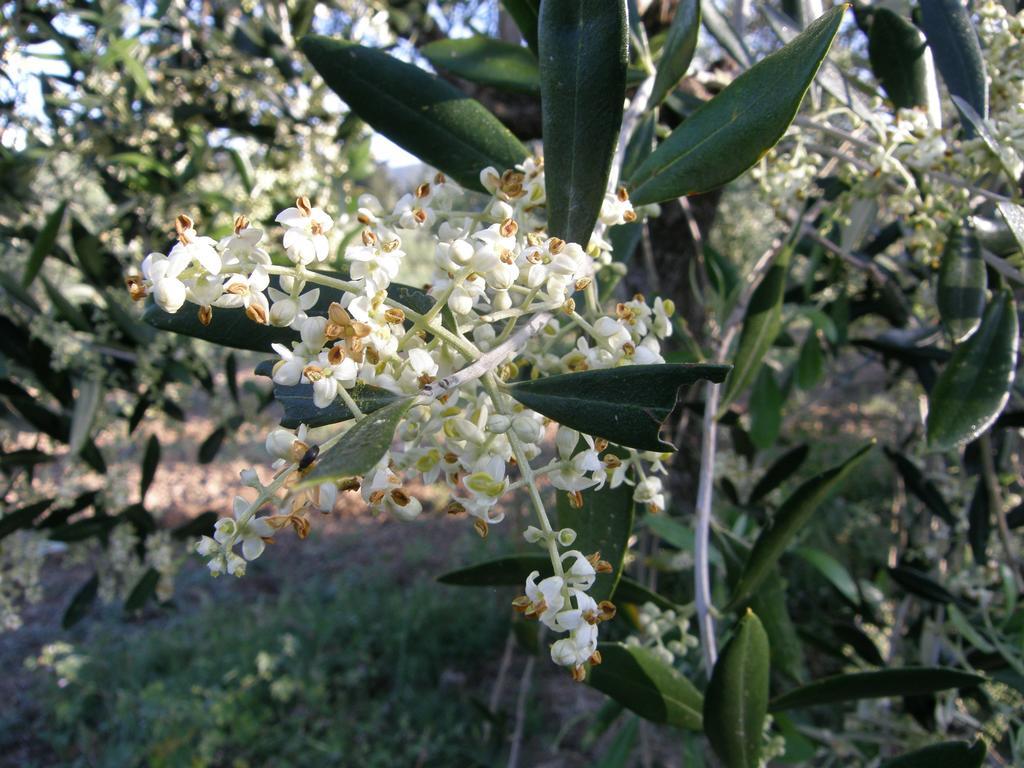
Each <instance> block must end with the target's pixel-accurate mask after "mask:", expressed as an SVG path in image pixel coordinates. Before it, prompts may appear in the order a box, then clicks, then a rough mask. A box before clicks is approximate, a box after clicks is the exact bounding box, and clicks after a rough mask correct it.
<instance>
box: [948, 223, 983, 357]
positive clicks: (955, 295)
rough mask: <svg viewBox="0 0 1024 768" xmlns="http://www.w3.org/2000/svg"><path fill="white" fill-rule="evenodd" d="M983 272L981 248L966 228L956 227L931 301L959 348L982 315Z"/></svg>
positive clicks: (976, 326) (968, 227)
mask: <svg viewBox="0 0 1024 768" xmlns="http://www.w3.org/2000/svg"><path fill="white" fill-rule="evenodd" d="M987 288H988V277H987V270H986V269H985V262H984V260H983V259H982V258H981V244H980V243H979V242H978V238H977V237H976V236H975V234H974V231H973V229H972V228H971V226H970V224H969V223H967V222H965V223H964V225H963V226H962V227H956V228H955V229H954V230H953V232H952V233H950V236H949V238H948V239H947V240H946V247H945V249H944V250H943V252H942V262H941V263H940V265H939V279H938V285H937V287H936V291H935V301H936V304H937V305H938V308H939V315H940V316H941V317H942V324H943V325H945V326H946V330H947V331H949V335H950V336H952V337H953V342H954V343H955V344H959V343H961V342H963V341H965V340H967V339H968V338H970V336H971V334H973V333H974V332H975V331H976V330H978V326H979V325H981V315H982V313H983V312H984V311H985V291H986V289H987Z"/></svg>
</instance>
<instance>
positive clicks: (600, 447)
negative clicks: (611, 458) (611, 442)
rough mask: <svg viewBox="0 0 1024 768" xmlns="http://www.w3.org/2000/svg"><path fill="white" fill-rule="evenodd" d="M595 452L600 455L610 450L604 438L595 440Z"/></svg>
mask: <svg viewBox="0 0 1024 768" xmlns="http://www.w3.org/2000/svg"><path fill="white" fill-rule="evenodd" d="M594 450H595V451H597V452H598V453H601V452H602V451H607V450H608V441H607V440H605V439H604V438H603V437H598V438H595V439H594Z"/></svg>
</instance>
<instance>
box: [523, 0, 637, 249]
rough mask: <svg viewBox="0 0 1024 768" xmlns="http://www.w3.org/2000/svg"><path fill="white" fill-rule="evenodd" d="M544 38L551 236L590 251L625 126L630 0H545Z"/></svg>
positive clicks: (542, 56)
mask: <svg viewBox="0 0 1024 768" xmlns="http://www.w3.org/2000/svg"><path fill="white" fill-rule="evenodd" d="M538 36H539V40H538V44H539V59H540V101H541V114H542V118H543V132H544V171H545V179H546V180H547V182H546V183H547V213H548V232H549V233H550V234H552V235H555V236H557V237H561V238H563V239H565V240H568V241H569V242H573V243H579V244H580V245H582V246H583V247H584V248H585V247H586V246H587V243H589V242H590V233H591V231H592V230H593V228H594V223H595V222H596V221H597V216H598V213H600V211H601V203H602V202H603V201H604V193H605V187H606V186H607V184H608V172H609V170H610V168H611V162H612V155H613V154H614V152H615V143H616V140H617V138H618V134H619V128H620V125H621V122H622V105H623V101H624V99H625V93H626V66H627V64H628V60H629V56H628V45H627V41H628V31H627V26H626V3H625V0H541V4H540V26H539V28H538Z"/></svg>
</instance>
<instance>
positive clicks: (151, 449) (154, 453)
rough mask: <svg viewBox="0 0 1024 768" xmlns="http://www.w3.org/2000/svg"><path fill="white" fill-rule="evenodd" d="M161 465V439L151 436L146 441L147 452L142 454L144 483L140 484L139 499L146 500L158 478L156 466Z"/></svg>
mask: <svg viewBox="0 0 1024 768" xmlns="http://www.w3.org/2000/svg"><path fill="white" fill-rule="evenodd" d="M159 463H160V439H159V438H158V437H157V436H156V435H150V436H149V440H147V441H146V451H145V453H143V454H142V481H141V484H140V490H139V498H140V499H145V498H146V491H148V490H149V486H150V485H152V484H153V478H154V477H156V466H157V464H159Z"/></svg>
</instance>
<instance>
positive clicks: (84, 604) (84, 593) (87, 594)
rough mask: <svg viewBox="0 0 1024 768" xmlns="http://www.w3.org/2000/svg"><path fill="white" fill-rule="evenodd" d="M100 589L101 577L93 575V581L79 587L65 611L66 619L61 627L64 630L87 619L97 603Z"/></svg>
mask: <svg viewBox="0 0 1024 768" xmlns="http://www.w3.org/2000/svg"><path fill="white" fill-rule="evenodd" d="M99 589H100V577H99V576H98V575H97V574H93V576H92V578H91V579H89V580H88V581H87V582H85V584H83V585H82V586H81V587H79V589H78V591H77V592H75V595H74V597H72V598H71V602H70V603H68V607H67V608H66V609H65V611H64V618H63V619H61V622H60V625H61V626H62V627H63V628H64V629H70V628H71V627H73V626H74V625H75V624H77V623H78V622H80V621H81V620H82V619H83V618H84V617H85V614H87V613H88V612H89V609H90V608H91V607H92V604H93V603H94V602H96V596H97V595H98V594H99Z"/></svg>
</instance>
